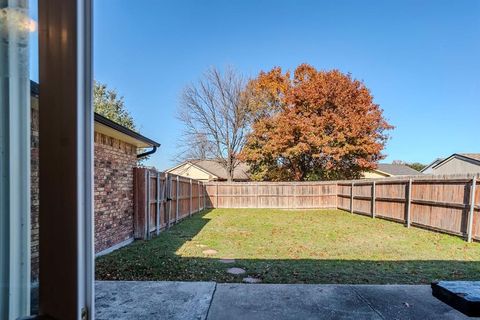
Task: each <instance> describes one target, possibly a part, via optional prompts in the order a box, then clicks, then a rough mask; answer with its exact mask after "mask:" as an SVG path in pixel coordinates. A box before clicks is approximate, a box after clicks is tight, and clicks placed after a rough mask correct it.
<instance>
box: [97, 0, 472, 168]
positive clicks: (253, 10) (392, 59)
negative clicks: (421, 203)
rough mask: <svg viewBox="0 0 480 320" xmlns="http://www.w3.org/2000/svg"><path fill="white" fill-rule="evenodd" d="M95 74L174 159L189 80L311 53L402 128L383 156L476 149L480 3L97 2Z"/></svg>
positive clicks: (292, 62)
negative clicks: (355, 83)
mask: <svg viewBox="0 0 480 320" xmlns="http://www.w3.org/2000/svg"><path fill="white" fill-rule="evenodd" d="M94 36H95V43H94V44H95V49H94V50H95V57H94V58H95V62H94V63H95V65H94V69H95V78H96V79H97V80H99V81H101V82H104V83H107V84H108V85H109V86H110V87H112V88H115V89H117V90H118V92H119V93H120V94H121V95H123V96H124V97H125V101H126V104H127V106H128V109H129V110H130V112H131V113H132V115H133V116H134V118H135V121H136V123H137V124H138V126H139V129H140V131H141V133H142V134H144V135H146V136H148V137H150V138H152V139H154V140H156V141H158V142H160V143H161V144H162V146H161V148H160V149H159V151H157V153H156V155H155V156H153V157H152V158H151V160H150V161H149V163H148V164H149V165H154V166H156V167H157V168H159V169H165V168H166V167H168V166H170V165H172V164H173V163H174V162H175V159H173V157H174V155H175V152H176V150H175V147H176V140H177V137H178V136H179V135H180V133H181V124H180V123H179V122H178V121H177V120H176V119H175V112H176V109H177V107H178V101H179V99H178V98H179V96H180V93H181V91H182V89H183V88H184V86H185V85H187V84H188V83H190V82H192V81H195V80H197V79H198V78H199V77H200V76H201V74H202V72H204V71H205V70H206V69H207V68H209V67H210V66H217V67H225V66H228V65H231V66H234V67H235V68H236V69H237V70H238V71H240V72H242V73H244V74H245V75H247V76H255V75H256V74H257V73H258V71H260V70H268V69H270V68H272V67H274V66H281V67H282V68H285V69H293V68H295V66H297V65H298V64H300V63H303V62H307V63H310V64H312V65H314V66H315V67H317V68H319V69H332V68H337V69H340V70H341V71H343V72H350V73H351V74H352V75H353V77H355V78H357V79H360V80H363V81H364V82H365V84H366V85H367V87H369V88H370V89H371V91H372V93H373V95H374V97H375V101H376V103H378V104H380V106H381V107H382V108H383V109H384V113H385V116H386V118H387V119H388V120H389V121H390V123H391V124H393V125H395V127H396V128H395V129H394V130H393V131H392V132H391V139H390V140H389V141H388V143H387V147H386V149H385V151H384V152H385V153H386V154H387V155H388V157H387V159H386V160H385V162H389V161H392V160H397V159H398V160H405V161H419V162H423V163H428V162H431V161H432V160H433V159H435V158H437V157H441V156H446V155H449V154H451V153H454V152H480V144H479V138H478V135H479V127H480V126H479V119H480V105H479V104H480V80H479V71H480V1H477V0H465V1H460V0H456V1H451V0H445V1H440V0H432V1H416V0H415V1H408V0H398V1H384V0H381V1H380V0H379V1H372V0H351V1H293V0H292V1H279V0H276V1H275V0H272V1H258V0H257V1H253V0H252V1H246V0H242V1H240V0H236V1H220V0H217V1H205V0H204V1H199V0H191V1H178V0H177V1H153V0H135V1H131V0H95V32H94Z"/></svg>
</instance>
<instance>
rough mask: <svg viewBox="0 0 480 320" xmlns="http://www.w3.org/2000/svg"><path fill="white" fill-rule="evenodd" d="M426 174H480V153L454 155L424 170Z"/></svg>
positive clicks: (438, 160) (434, 162) (439, 160)
mask: <svg viewBox="0 0 480 320" xmlns="http://www.w3.org/2000/svg"><path fill="white" fill-rule="evenodd" d="M422 173H424V174H438V175H440V174H479V173H480V153H454V154H452V155H451V156H449V157H447V158H444V159H437V160H435V161H433V162H432V163H431V164H429V165H428V166H426V167H425V168H423V169H422Z"/></svg>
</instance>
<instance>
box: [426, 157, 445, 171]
mask: <svg viewBox="0 0 480 320" xmlns="http://www.w3.org/2000/svg"><path fill="white" fill-rule="evenodd" d="M443 160H445V158H437V159H435V160H433V161H432V162H431V163H430V164H428V165H426V166H425V167H424V168H423V169H422V170H420V172H425V171H427V170H428V169H430V168H432V167H434V166H436V165H437V163H440V162H442V161H443Z"/></svg>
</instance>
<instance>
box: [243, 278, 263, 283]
mask: <svg viewBox="0 0 480 320" xmlns="http://www.w3.org/2000/svg"><path fill="white" fill-rule="evenodd" d="M242 281H243V282H245V283H260V282H262V279H258V278H254V277H246V278H243V280H242Z"/></svg>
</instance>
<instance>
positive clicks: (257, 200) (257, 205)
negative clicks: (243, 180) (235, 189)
mask: <svg viewBox="0 0 480 320" xmlns="http://www.w3.org/2000/svg"><path fill="white" fill-rule="evenodd" d="M255 184H256V185H257V188H256V191H255V193H256V202H257V203H256V207H257V208H258V207H259V205H260V204H259V198H258V181H257V182H255Z"/></svg>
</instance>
